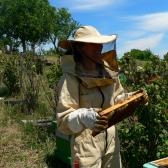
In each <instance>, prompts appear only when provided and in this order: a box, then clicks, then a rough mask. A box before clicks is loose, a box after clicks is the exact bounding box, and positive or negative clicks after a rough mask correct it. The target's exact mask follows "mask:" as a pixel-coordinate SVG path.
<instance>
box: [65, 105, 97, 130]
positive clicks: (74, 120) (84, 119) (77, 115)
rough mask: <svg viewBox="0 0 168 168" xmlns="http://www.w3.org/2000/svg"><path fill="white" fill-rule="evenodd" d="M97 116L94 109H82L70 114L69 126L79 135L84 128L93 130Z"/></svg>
mask: <svg viewBox="0 0 168 168" xmlns="http://www.w3.org/2000/svg"><path fill="white" fill-rule="evenodd" d="M97 116H98V113H97V112H96V111H95V110H94V109H93V108H90V109H87V108H80V109H78V110H75V111H73V112H71V113H70V114H69V116H68V126H69V128H70V129H71V130H72V131H73V132H74V133H78V132H80V131H82V130H83V129H84V128H93V127H94V126H95V122H96V120H97V119H96V117H97Z"/></svg>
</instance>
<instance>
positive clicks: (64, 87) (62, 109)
mask: <svg viewBox="0 0 168 168" xmlns="http://www.w3.org/2000/svg"><path fill="white" fill-rule="evenodd" d="M78 108H79V82H78V80H77V78H76V77H75V76H72V75H69V74H64V76H63V77H62V78H61V79H60V81H59V83H58V103H57V109H56V111H57V113H56V118H57V128H58V130H59V131H61V132H62V133H64V134H66V135H71V134H74V133H73V132H72V131H71V129H70V128H69V126H68V116H69V114H70V113H71V112H73V111H75V110H77V109H78Z"/></svg>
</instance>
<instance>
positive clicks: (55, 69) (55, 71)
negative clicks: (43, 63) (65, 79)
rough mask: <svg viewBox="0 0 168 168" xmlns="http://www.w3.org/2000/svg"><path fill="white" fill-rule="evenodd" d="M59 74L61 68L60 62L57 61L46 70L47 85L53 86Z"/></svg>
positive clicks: (60, 74)
mask: <svg viewBox="0 0 168 168" xmlns="http://www.w3.org/2000/svg"><path fill="white" fill-rule="evenodd" d="M61 76H62V69H61V66H60V64H59V63H58V64H54V65H53V66H51V68H50V69H49V71H48V72H47V79H48V82H49V86H50V87H52V88H53V87H54V86H55V85H56V84H57V83H58V81H59V79H60V77H61Z"/></svg>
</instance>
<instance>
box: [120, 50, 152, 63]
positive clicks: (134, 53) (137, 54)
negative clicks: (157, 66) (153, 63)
mask: <svg viewBox="0 0 168 168" xmlns="http://www.w3.org/2000/svg"><path fill="white" fill-rule="evenodd" d="M153 57H155V55H153V53H152V52H151V51H150V50H144V51H141V50H138V49H132V50H131V51H130V52H127V53H125V54H124V57H123V58H127V59H129V58H134V59H139V60H144V61H147V60H148V61H149V60H151V59H152V58H153Z"/></svg>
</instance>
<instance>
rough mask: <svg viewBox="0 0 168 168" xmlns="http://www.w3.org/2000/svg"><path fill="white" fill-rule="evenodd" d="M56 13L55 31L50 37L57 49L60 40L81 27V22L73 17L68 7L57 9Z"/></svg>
mask: <svg viewBox="0 0 168 168" xmlns="http://www.w3.org/2000/svg"><path fill="white" fill-rule="evenodd" d="M55 14H56V17H55V21H54V27H53V33H52V35H51V37H50V39H51V42H52V43H53V45H54V48H55V49H56V50H57V44H58V41H60V40H65V39H67V38H68V37H69V36H70V35H71V34H72V32H73V31H74V30H75V29H76V28H78V27H79V23H78V22H77V21H75V20H74V19H73V18H72V16H71V14H70V13H69V11H68V10H67V9H66V8H60V9H55Z"/></svg>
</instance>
